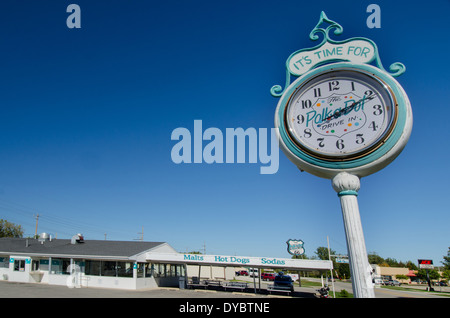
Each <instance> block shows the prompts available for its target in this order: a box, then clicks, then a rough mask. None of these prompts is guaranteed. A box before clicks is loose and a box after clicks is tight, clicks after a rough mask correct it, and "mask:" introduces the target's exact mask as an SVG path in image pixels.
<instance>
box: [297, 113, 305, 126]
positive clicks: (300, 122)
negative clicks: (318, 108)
mask: <svg viewBox="0 0 450 318" xmlns="http://www.w3.org/2000/svg"><path fill="white" fill-rule="evenodd" d="M304 122H305V116H303V115H301V114H300V115H298V116H297V124H303V123H304Z"/></svg>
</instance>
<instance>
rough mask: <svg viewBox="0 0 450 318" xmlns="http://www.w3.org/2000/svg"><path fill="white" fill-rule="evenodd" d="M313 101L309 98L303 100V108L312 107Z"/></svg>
mask: <svg viewBox="0 0 450 318" xmlns="http://www.w3.org/2000/svg"><path fill="white" fill-rule="evenodd" d="M311 106H312V102H311V101H310V100H309V99H305V100H302V109H305V108H311Z"/></svg>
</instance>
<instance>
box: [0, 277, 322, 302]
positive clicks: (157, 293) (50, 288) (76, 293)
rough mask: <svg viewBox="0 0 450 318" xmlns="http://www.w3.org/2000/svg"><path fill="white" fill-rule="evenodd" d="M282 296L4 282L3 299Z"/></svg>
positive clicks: (298, 293) (1, 284)
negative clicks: (71, 286)
mask: <svg viewBox="0 0 450 318" xmlns="http://www.w3.org/2000/svg"><path fill="white" fill-rule="evenodd" d="M293 296H294V297H300V298H311V297H314V295H313V294H311V293H304V292H301V291H296V292H295V293H294V295H293ZM276 297H286V296H280V295H267V294H254V293H252V292H244V293H238V292H229V291H215V290H202V289H195V290H192V289H178V288H156V289H149V290H116V289H102V288H68V287H66V286H55V285H47V284H33V283H16V282H7V281H0V298H254V299H255V298H276Z"/></svg>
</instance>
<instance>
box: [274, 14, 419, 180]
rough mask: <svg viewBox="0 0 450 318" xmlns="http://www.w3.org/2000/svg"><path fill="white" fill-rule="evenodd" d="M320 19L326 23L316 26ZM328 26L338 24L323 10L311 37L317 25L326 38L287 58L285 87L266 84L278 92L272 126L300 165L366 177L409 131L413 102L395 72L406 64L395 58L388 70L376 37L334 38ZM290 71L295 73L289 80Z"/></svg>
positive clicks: (328, 174) (322, 171)
mask: <svg viewBox="0 0 450 318" xmlns="http://www.w3.org/2000/svg"><path fill="white" fill-rule="evenodd" d="M325 22H328V24H329V26H328V28H326V29H323V28H320V27H319V26H320V25H322V24H323V23H325ZM333 28H336V29H337V30H340V31H342V28H341V29H339V28H340V26H339V25H338V24H336V23H335V22H333V21H331V20H328V19H327V18H326V16H325V15H324V14H323V15H322V17H321V21H320V22H319V24H318V27H316V29H314V30H313V32H312V33H311V36H310V37H311V39H314V36H316V38H317V35H315V33H318V32H321V33H323V34H324V35H325V37H324V41H323V42H322V43H321V44H320V45H319V46H316V47H314V48H312V49H303V50H300V51H297V52H295V53H293V54H292V55H291V56H290V57H289V59H288V61H287V62H286V68H287V79H288V81H287V84H288V85H287V87H286V88H285V89H284V91H283V92H282V93H280V92H279V91H280V90H281V87H280V86H274V87H273V88H272V90H271V92H272V95H274V96H277V97H280V101H279V103H278V107H277V110H276V113H275V127H276V128H278V133H279V140H280V145H281V149H282V150H283V151H284V153H285V154H286V155H287V156H288V157H289V159H290V160H291V161H292V162H294V163H295V164H296V165H297V166H298V167H299V168H300V169H301V170H306V171H308V172H310V173H313V174H315V175H318V176H320V177H325V178H333V177H334V176H335V175H336V174H338V173H339V172H342V171H346V172H349V173H352V174H355V175H357V176H359V177H363V176H366V175H369V174H371V173H374V172H376V171H378V170H380V169H382V168H383V167H385V166H386V165H387V164H389V163H390V162H392V160H394V159H395V157H396V156H397V155H398V154H399V153H400V152H401V150H402V149H403V148H404V146H405V145H406V142H407V140H408V138H409V135H410V133H411V128H412V112H411V106H410V102H409V99H408V96H407V95H406V93H405V91H404V90H403V88H402V87H401V85H400V84H399V83H398V82H397V81H396V80H395V79H394V77H393V76H398V75H400V74H402V73H403V72H404V71H405V67H404V66H403V64H401V63H394V64H393V65H392V66H391V70H394V71H395V72H394V73H389V72H387V71H386V70H384V69H383V67H382V65H381V62H380V59H379V56H378V51H377V47H376V45H375V43H374V42H372V41H371V40H369V39H364V38H353V39H349V40H346V41H342V42H336V41H332V40H330V39H329V38H328V32H329V31H330V30H331V29H333ZM335 33H336V32H335ZM369 62H375V63H376V64H377V66H378V67H377V66H373V65H370V64H368V63H369ZM291 75H296V76H299V77H298V78H297V79H296V80H295V81H294V82H293V83H292V84H290V83H289V79H290V76H291Z"/></svg>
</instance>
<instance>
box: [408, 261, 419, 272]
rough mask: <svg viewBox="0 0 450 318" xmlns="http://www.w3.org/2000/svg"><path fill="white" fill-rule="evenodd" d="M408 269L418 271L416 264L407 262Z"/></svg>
mask: <svg viewBox="0 0 450 318" xmlns="http://www.w3.org/2000/svg"><path fill="white" fill-rule="evenodd" d="M406 267H408V268H409V269H410V270H417V269H418V268H417V266H416V264H414V263H413V262H411V261H408V262H406Z"/></svg>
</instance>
